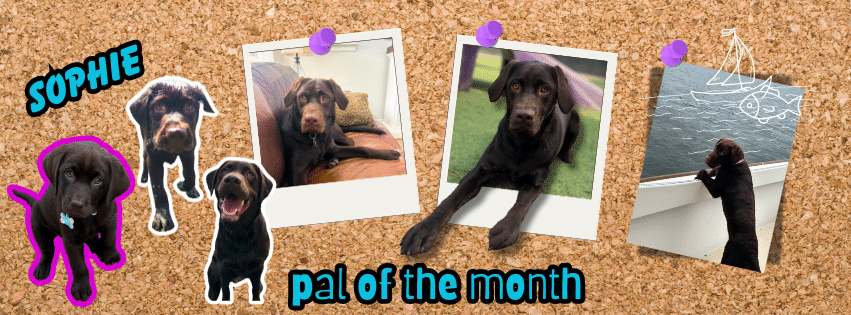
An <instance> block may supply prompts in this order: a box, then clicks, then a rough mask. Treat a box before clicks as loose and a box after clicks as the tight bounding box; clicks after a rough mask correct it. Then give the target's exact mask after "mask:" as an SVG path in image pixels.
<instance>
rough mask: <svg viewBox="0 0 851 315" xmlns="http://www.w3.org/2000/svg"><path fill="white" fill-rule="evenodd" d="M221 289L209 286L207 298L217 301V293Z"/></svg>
mask: <svg viewBox="0 0 851 315" xmlns="http://www.w3.org/2000/svg"><path fill="white" fill-rule="evenodd" d="M221 291H222V289H221V288H210V289H209V290H207V298H208V299H210V301H218V300H219V293H221Z"/></svg>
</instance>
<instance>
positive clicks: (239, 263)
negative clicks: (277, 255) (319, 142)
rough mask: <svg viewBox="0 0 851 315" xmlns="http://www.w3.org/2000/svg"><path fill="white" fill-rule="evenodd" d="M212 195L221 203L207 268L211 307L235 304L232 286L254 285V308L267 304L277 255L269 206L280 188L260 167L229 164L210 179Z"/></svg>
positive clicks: (243, 162)
mask: <svg viewBox="0 0 851 315" xmlns="http://www.w3.org/2000/svg"><path fill="white" fill-rule="evenodd" d="M204 179H205V183H206V187H207V194H208V196H209V197H210V199H214V200H215V206H216V213H217V217H218V220H217V223H216V233H215V236H214V237H213V247H212V249H211V251H210V259H209V261H208V262H207V268H205V270H206V280H207V295H206V297H207V302H210V303H216V302H217V301H218V299H219V293H221V298H222V299H221V303H225V304H229V303H231V302H232V301H231V290H232V286H231V283H236V284H235V285H239V284H241V283H242V282H243V281H244V280H247V281H250V283H251V301H250V302H251V303H263V293H264V292H265V291H266V290H265V285H264V275H265V273H266V264H267V263H268V262H269V258H270V257H271V251H272V238H271V231H270V230H269V227H268V225H267V224H266V218H265V217H264V216H263V201H264V200H266V198H267V197H268V196H269V194H270V193H271V191H272V188H274V187H275V182H274V181H273V180H272V177H271V176H270V175H269V174H268V173H266V170H264V169H263V167H262V166H260V165H259V164H257V163H255V162H253V161H250V160H247V159H242V158H227V159H225V160H222V161H221V162H220V163H219V165H218V166H216V167H213V168H211V169H209V170H207V172H206V173H205V175H204Z"/></svg>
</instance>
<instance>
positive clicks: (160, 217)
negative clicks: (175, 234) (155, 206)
mask: <svg viewBox="0 0 851 315" xmlns="http://www.w3.org/2000/svg"><path fill="white" fill-rule="evenodd" d="M158 212H159V211H158ZM151 228H152V229H154V231H157V232H168V231H171V230H172V229H174V222H172V221H171V218H170V217H168V216H167V215H164V214H162V213H157V214H155V215H154V222H151Z"/></svg>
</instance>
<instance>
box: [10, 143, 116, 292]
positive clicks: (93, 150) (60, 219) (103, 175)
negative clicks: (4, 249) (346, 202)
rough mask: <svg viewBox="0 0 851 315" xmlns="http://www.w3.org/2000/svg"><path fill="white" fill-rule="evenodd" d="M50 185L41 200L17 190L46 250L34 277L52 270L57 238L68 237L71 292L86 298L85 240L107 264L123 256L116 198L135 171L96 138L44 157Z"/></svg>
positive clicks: (88, 288)
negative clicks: (127, 169)
mask: <svg viewBox="0 0 851 315" xmlns="http://www.w3.org/2000/svg"><path fill="white" fill-rule="evenodd" d="M42 168H43V169H44V172H45V175H46V176H47V178H48V179H49V180H50V185H49V186H48V187H47V190H46V191H45V192H44V195H43V196H42V198H41V200H35V198H33V197H32V196H30V195H28V194H26V193H23V192H21V191H15V190H13V191H12V192H13V193H14V194H15V196H18V197H19V198H21V199H23V200H24V201H26V202H27V203H28V204H29V205H30V209H31V212H30V227H31V229H32V236H33V238H34V239H35V242H36V243H37V245H38V248H39V251H40V252H41V254H40V255H41V259H40V260H39V262H38V265H36V268H35V271H34V272H33V277H34V278H35V279H36V280H45V279H47V277H49V276H50V274H51V271H52V270H51V269H52V262H53V259H54V255H55V252H56V248H55V246H54V244H53V239H54V238H56V236H60V237H62V244H63V246H64V247H65V253H66V254H67V256H68V261H67V262H66V263H67V264H68V265H70V267H71V270H70V272H71V275H72V276H73V283H72V284H71V295H72V296H73V298H74V299H76V300H77V301H81V302H84V301H86V300H88V299H89V297H90V296H91V295H92V287H91V285H90V283H89V268H88V267H87V262H86V260H85V259H86V258H85V257H84V251H83V250H84V247H83V245H88V246H89V250H91V252H92V253H94V254H95V255H97V256H98V258H99V259H100V261H101V262H103V263H104V264H105V265H113V264H115V263H117V262H119V261H120V260H121V254H119V252H118V250H117V248H116V226H117V222H118V210H117V207H116V205H115V199H116V198H117V197H118V196H120V195H121V194H123V193H124V192H125V191H127V189H128V188H130V176H128V175H127V173H126V172H125V170H124V167H123V166H122V164H121V162H120V161H119V160H118V158H116V157H115V156H113V155H112V154H110V153H109V152H107V151H106V150H105V149H104V148H102V147H101V146H100V145H98V144H95V143H94V142H90V141H80V142H71V143H67V144H64V145H62V146H59V147H57V148H56V149H54V150H53V151H51V152H50V153H48V154H47V156H46V157H45V158H44V160H43V161H42Z"/></svg>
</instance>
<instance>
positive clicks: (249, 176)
mask: <svg viewBox="0 0 851 315" xmlns="http://www.w3.org/2000/svg"><path fill="white" fill-rule="evenodd" d="M245 177H248V178H251V179H253V178H254V173H253V172H248V173H245Z"/></svg>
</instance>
